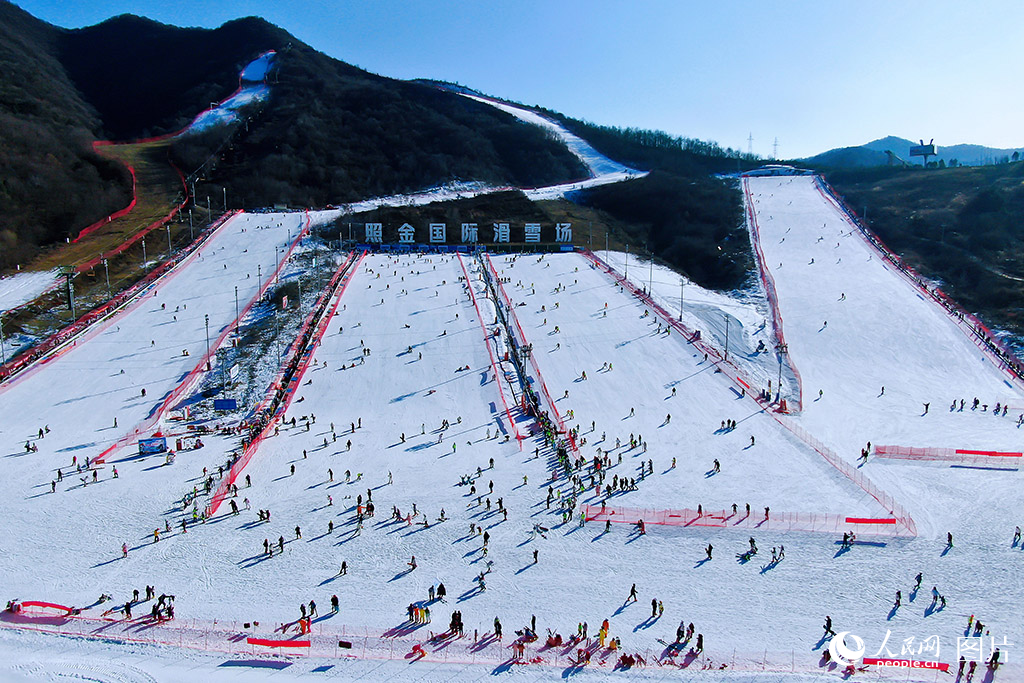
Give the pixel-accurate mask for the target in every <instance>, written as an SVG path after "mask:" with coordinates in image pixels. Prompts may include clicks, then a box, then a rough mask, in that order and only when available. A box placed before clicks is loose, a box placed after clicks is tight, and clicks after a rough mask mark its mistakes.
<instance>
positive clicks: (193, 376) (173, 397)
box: [94, 213, 309, 464]
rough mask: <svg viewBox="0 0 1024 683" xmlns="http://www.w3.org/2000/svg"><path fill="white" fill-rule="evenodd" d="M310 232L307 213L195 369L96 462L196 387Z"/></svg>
mask: <svg viewBox="0 0 1024 683" xmlns="http://www.w3.org/2000/svg"><path fill="white" fill-rule="evenodd" d="M308 232H309V216H308V213H307V217H306V225H305V226H303V227H302V228H301V229H300V230H299V234H298V235H297V236H296V237H295V239H294V240H292V243H291V244H290V245H289V246H288V250H287V251H286V252H285V253H284V255H283V256H282V257H281V260H280V261H279V262H278V265H277V269H276V270H275V271H274V272H273V273H271V274H270V275H269V276H268V277H267V280H266V282H263V283H261V284H260V287H259V289H258V290H257V292H256V294H255V295H254V296H253V297H252V298H251V299H249V301H248V302H247V303H246V304H245V307H244V308H243V309H242V310H241V312H240V313H239V314H238V316H237V317H235V318H234V319H233V320H232V321H231V322H230V323H228V324H227V325H225V326H224V327H223V328H221V331H220V334H218V335H217V338H216V339H215V340H214V341H213V343H212V344H210V347H209V350H208V351H206V352H204V353H203V355H202V356H200V357H199V360H198V361H197V362H196V364H195V367H193V368H192V370H191V371H189V373H188V374H187V375H185V377H184V378H183V379H182V380H181V381H180V382H178V384H177V385H175V387H174V388H173V389H171V391H170V392H169V393H168V394H167V395H166V396H165V397H164V399H163V401H161V402H160V405H159V406H158V407H157V408H155V409H154V410H153V411H152V412H150V414H149V415H147V416H146V419H144V420H143V421H142V422H140V423H139V424H138V425H136V426H135V427H134V428H133V429H132V430H131V431H130V432H128V433H127V434H125V435H124V436H122V437H121V438H120V439H118V440H117V441H116V442H114V444H113V445H111V446H110V447H108V448H107V449H105V450H104V451H103V452H102V453H100V454H99V455H98V456H96V458H95V460H94V462H95V463H97V464H99V463H102V462H105V461H106V459H107V458H108V457H109V456H110V455H111V454H112V453H114V452H115V451H117V450H118V449H120V448H123V447H125V446H128V445H129V444H131V443H133V442H135V441H136V439H138V438H139V435H140V434H142V433H143V432H146V431H148V430H149V429H152V428H153V427H154V426H155V425H157V424H158V423H159V422H160V420H162V419H163V418H164V416H165V415H166V414H167V412H168V411H169V410H170V409H171V407H172V406H173V405H174V404H175V403H177V402H178V401H179V400H181V399H182V397H184V396H185V394H186V393H188V391H190V390H191V389H192V387H193V385H194V384H195V383H196V381H198V380H199V378H200V377H201V376H202V374H203V372H205V371H206V368H207V364H208V363H209V361H210V359H211V358H213V357H214V356H215V355H216V354H217V349H219V348H220V347H221V346H222V345H223V344H224V340H225V339H227V337H228V335H229V334H231V332H232V331H233V330H234V329H236V328H237V327H238V325H239V324H240V323H241V321H242V320H243V319H244V318H245V316H246V315H247V314H248V313H249V311H250V309H252V307H253V306H254V305H255V304H256V302H258V301H259V300H260V299H262V298H263V296H264V295H265V294H266V293H267V290H268V289H270V286H271V285H272V284H273V283H274V280H275V279H277V278H278V276H279V275H280V274H281V271H283V270H284V267H285V266H286V265H287V264H288V259H289V258H291V255H292V252H294V251H295V247H297V246H298V245H299V243H300V242H301V241H302V238H303V237H304V236H305V235H306V234H308Z"/></svg>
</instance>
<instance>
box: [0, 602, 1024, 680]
mask: <svg viewBox="0 0 1024 683" xmlns="http://www.w3.org/2000/svg"><path fill="white" fill-rule="evenodd" d="M97 609H102V607H100V608H97ZM477 626H479V629H477V628H476V627H477ZM565 626H567V627H568V624H566V625H565ZM0 628H6V629H11V630H17V631H21V632H32V633H45V634H49V635H51V636H65V637H69V638H74V639H76V640H78V641H95V642H96V643H102V644H103V647H105V648H110V647H112V646H116V645H118V644H127V645H132V644H136V643H142V644H152V645H158V646H160V647H162V648H168V649H169V648H180V649H181V650H183V651H184V650H191V651H195V652H204V653H215V654H218V655H225V656H226V657H227V658H229V659H228V664H232V663H238V664H241V665H245V666H251V667H260V666H266V667H272V668H280V667H281V666H286V665H287V663H288V661H289V659H288V657H289V656H292V655H295V654H298V653H300V652H301V655H302V656H303V657H312V658H318V659H320V660H321V661H322V662H324V664H325V665H326V666H330V662H336V661H337V660H340V659H359V660H363V661H368V662H382V661H389V660H391V661H398V662H403V663H404V664H405V665H406V667H407V668H408V667H415V666H417V665H418V664H420V665H422V666H426V667H427V670H429V671H434V670H435V669H436V667H437V665H438V664H441V665H445V664H447V665H455V666H458V667H459V668H460V669H461V670H469V669H467V667H471V666H474V665H476V666H479V667H480V668H479V671H480V672H485V671H493V670H495V667H500V668H501V670H512V669H513V668H515V669H526V668H527V667H529V668H531V669H533V670H534V671H533V672H532V673H530V674H526V672H525V671H523V673H524V674H526V675H529V676H532V677H533V678H544V679H547V678H557V677H558V674H559V673H562V674H564V672H565V671H570V672H579V671H582V670H584V669H588V670H592V671H598V672H602V673H604V672H610V671H613V670H624V669H628V668H637V669H639V670H640V672H641V673H640V675H641V676H644V675H645V674H644V673H642V671H643V669H645V668H646V669H648V670H649V672H650V673H651V674H652V675H653V674H654V673H655V672H657V674H658V676H659V677H664V676H665V675H666V674H668V675H669V676H671V675H672V673H673V672H686V671H694V670H704V671H707V670H710V669H716V670H717V669H720V668H727V669H728V670H729V671H743V672H752V673H753V672H758V674H757V675H764V673H765V672H768V673H773V672H774V673H779V674H782V675H785V674H792V673H803V674H820V672H821V663H820V653H817V652H810V651H807V650H799V651H797V650H793V649H790V650H789V651H786V650H785V649H778V650H764V649H758V650H757V651H756V652H753V651H742V650H734V649H732V648H724V647H723V648H716V647H715V645H714V643H710V646H709V647H708V648H707V649H706V650H705V651H704V652H696V651H695V650H694V649H693V648H692V645H693V643H692V642H691V643H690V644H689V646H684V647H678V648H677V647H669V646H666V645H665V644H657V643H655V642H653V638H652V637H650V636H644V635H643V632H640V633H635V632H633V631H632V630H631V629H628V628H624V629H623V630H621V631H616V630H615V629H614V627H613V630H612V633H611V635H612V636H616V635H618V636H620V637H621V640H622V647H621V648H620V649H612V648H611V647H601V646H600V643H599V642H598V639H597V638H596V637H595V636H591V637H590V638H588V639H585V640H577V639H576V638H574V637H573V635H574V634H575V624H573V625H572V628H571V629H569V632H568V633H566V634H564V636H563V638H562V639H561V640H560V641H559V642H558V644H555V643H553V642H548V640H547V638H546V637H541V638H540V639H538V640H536V641H534V642H526V641H523V640H522V639H518V638H515V637H512V638H509V637H508V634H506V638H505V640H504V641H501V640H498V639H497V638H496V637H495V636H494V634H493V632H491V630H490V629H491V625H490V622H489V621H484V620H482V619H481V620H480V621H479V622H478V623H473V621H472V620H470V622H469V623H468V624H467V628H466V633H467V634H469V633H471V632H472V631H477V630H478V631H479V637H478V638H474V637H472V635H463V636H460V635H459V634H458V633H452V632H450V631H444V630H442V629H444V628H445V627H444V626H441V627H440V628H438V629H437V630H431V633H429V634H428V633H427V632H426V631H427V630H428V629H427V628H421V627H420V625H419V624H412V623H406V624H402V625H399V626H396V627H394V628H391V629H388V630H387V631H383V632H382V631H380V630H377V629H366V628H352V627H351V626H348V625H345V624H343V623H338V619H337V618H332V619H323V620H318V621H315V622H314V623H312V624H311V632H310V634H309V635H308V636H305V637H303V638H302V640H298V639H296V640H287V639H285V638H282V637H281V635H282V632H283V631H285V630H286V625H285V624H274V623H272V622H271V623H267V624H263V625H257V624H256V623H255V622H249V623H239V622H230V621H229V622H225V621H223V620H217V621H213V622H211V621H205V620H202V619H193V618H185V617H182V616H180V614H179V615H178V616H176V617H175V618H174V619H163V620H154V619H153V618H152V617H150V616H140V617H136V618H133V619H122V618H117V619H115V618H113V617H112V616H105V617H100V616H85V615H68V616H65V617H62V618H60V619H52V620H44V619H22V618H20V617H19V615H17V614H11V613H10V612H4V613H0ZM293 629H294V626H292V625H288V627H287V630H289V631H290V630H293ZM250 639H252V640H253V641H254V642H250ZM306 642H308V643H309V646H308V647H307V646H306V645H305V643H306ZM277 643H280V646H278V645H277ZM516 645H521V646H522V648H523V649H522V652H521V653H519V654H517V653H516V652H515V650H514V648H515V646H516ZM265 648H272V649H269V650H268V649H265ZM581 653H584V654H585V656H583V657H581ZM623 655H628V657H629V660H628V664H626V663H624V662H623V660H622V657H623ZM256 656H259V657H260V658H259V659H258V660H255V659H250V658H251V657H256ZM231 660H239V661H237V662H232V661H231ZM1003 666H1004V667H1006V668H1007V669H1008V673H1009V675H1010V677H1011V678H1012V677H1013V675H1015V674H1013V671H1016V669H1014V668H1012V667H1013V666H1014V665H1013V664H1006V665H1003ZM408 670H410V671H411V668H409V669H408ZM936 680H937V679H936ZM1008 680H1009V679H1008Z"/></svg>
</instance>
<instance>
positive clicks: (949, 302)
mask: <svg viewBox="0 0 1024 683" xmlns="http://www.w3.org/2000/svg"><path fill="white" fill-rule="evenodd" d="M814 186H815V189H817V190H818V193H819V194H820V195H821V196H822V198H823V199H825V201H826V202H828V203H830V204H832V205H833V206H834V207H835V208H836V210H837V211H838V212H839V214H840V215H841V216H842V217H843V219H844V220H845V221H846V222H847V223H849V224H850V226H851V227H852V228H854V229H855V230H856V232H857V234H859V235H860V236H861V237H862V238H863V239H864V240H865V241H866V242H867V243H868V244H869V245H870V246H871V247H873V248H874V249H875V250H876V251H877V252H878V254H879V255H881V256H882V258H884V259H886V260H887V261H888V262H889V263H891V264H892V265H893V266H894V267H895V268H896V272H897V273H899V274H900V275H902V276H903V278H904V279H905V280H906V281H907V282H908V283H910V284H911V285H912V286H913V287H914V288H915V289H916V290H917V291H918V292H920V293H921V294H923V295H924V296H925V297H926V301H932V302H934V303H936V304H938V305H939V306H941V307H942V309H943V311H945V313H946V314H947V315H948V316H949V319H950V320H952V321H953V323H954V324H956V326H957V327H959V328H960V329H961V330H962V331H963V332H964V333H965V334H966V335H967V336H968V338H969V339H970V340H971V341H972V342H974V344H975V346H977V347H978V348H979V349H981V350H982V351H983V352H984V353H985V355H986V357H987V358H989V359H990V360H991V361H992V362H993V363H995V364H996V367H998V368H1000V369H1001V370H1002V371H1003V372H1005V373H1006V375H1007V376H1008V377H1010V378H1011V379H1013V380H1014V381H1018V382H1019V381H1020V380H1021V379H1024V362H1022V361H1021V359H1020V358H1019V357H1018V356H1017V354H1016V353H1014V352H1013V351H1012V350H1011V349H1010V348H1009V347H1008V346H1006V345H1005V344H1004V343H1003V342H1001V341H1000V340H999V339H998V338H997V337H995V336H993V334H992V331H991V330H990V329H989V328H988V327H986V326H985V324H984V323H982V322H981V320H979V319H978V318H976V317H975V316H973V315H972V314H970V313H968V312H967V311H966V310H964V309H963V308H961V307H960V306H959V304H957V303H956V302H955V301H954V300H953V299H952V298H950V296H949V295H948V294H946V293H945V292H943V291H942V290H941V289H940V288H939V287H938V286H936V285H935V284H934V283H931V282H929V281H927V280H925V278H923V277H922V276H921V275H920V274H919V273H918V272H917V271H916V270H914V269H913V268H911V267H910V266H908V265H907V264H906V263H904V262H903V259H902V258H900V257H899V255H897V254H895V253H894V252H893V251H892V250H891V249H889V247H888V246H886V244H885V243H884V242H882V240H881V239H880V238H879V237H878V235H876V234H875V233H874V232H873V231H872V230H871V229H870V228H869V227H868V226H867V224H866V223H865V222H864V221H863V220H862V219H861V218H860V216H859V215H858V214H857V212H856V211H854V210H853V208H851V207H850V206H849V205H848V204H847V203H846V201H845V200H844V199H843V198H842V196H841V195H840V194H839V193H838V192H836V190H835V188H833V187H832V186H831V185H829V183H828V181H826V180H825V179H824V178H823V177H822V176H820V175H817V176H815V177H814Z"/></svg>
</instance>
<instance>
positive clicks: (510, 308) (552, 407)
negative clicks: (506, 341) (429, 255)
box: [483, 254, 579, 458]
mask: <svg viewBox="0 0 1024 683" xmlns="http://www.w3.org/2000/svg"><path fill="white" fill-rule="evenodd" d="M483 258H484V262H485V263H486V265H487V267H489V268H490V270H491V275H492V276H493V277H494V287H495V289H496V290H497V292H498V293H499V295H500V296H501V297H502V298H503V299H504V300H505V305H506V307H507V308H506V313H507V316H508V319H509V320H510V321H511V322H512V324H513V326H514V329H513V330H511V331H512V332H513V333H515V332H518V333H519V343H520V345H521V347H522V348H526V347H528V346H530V342H529V340H528V339H527V338H526V333H525V332H523V327H522V325H520V324H519V318H518V317H517V316H516V307H515V306H514V305H513V304H512V300H511V299H510V298H509V297H508V294H507V293H506V292H505V287H504V285H503V284H502V281H501V276H500V275H498V271H497V269H495V267H494V263H492V262H491V257H490V255H489V254H484V255H483ZM495 303H497V302H495ZM510 327H511V326H510ZM527 356H528V357H529V359H530V366H531V367H532V368H533V373H534V375H535V384H536V385H538V386H539V387H540V392H539V393H540V394H541V395H542V396H543V397H544V400H545V401H546V402H547V404H548V414H549V416H550V417H551V419H552V420H553V421H554V423H555V425H556V426H557V429H558V433H559V434H565V436H566V438H567V439H568V441H569V448H570V450H571V451H572V452H573V454H574V455H575V457H576V458H579V447H578V446H577V444H576V439H575V438H574V437H573V435H572V432H571V431H570V430H569V429H568V428H567V427H566V426H565V422H564V421H563V420H562V416H561V414H559V412H558V406H557V405H556V404H555V401H554V399H553V398H551V394H550V393H549V392H548V387H547V384H545V383H544V376H543V375H542V374H541V372H540V366H539V365H537V359H536V358H535V357H534V354H533V353H529V354H527Z"/></svg>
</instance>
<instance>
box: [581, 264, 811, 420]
mask: <svg viewBox="0 0 1024 683" xmlns="http://www.w3.org/2000/svg"><path fill="white" fill-rule="evenodd" d="M580 253H581V254H583V256H584V257H586V258H587V259H589V260H590V262H591V263H592V264H593V265H594V266H595V267H597V269H598V270H601V271H603V272H605V273H606V274H608V275H609V276H610V277H611V278H612V279H613V280H615V284H616V285H617V286H619V287H622V288H623V289H625V290H626V291H627V292H629V293H630V294H632V295H633V296H634V297H636V298H637V299H638V300H639V301H640V302H641V303H643V304H644V305H645V306H647V307H649V308H650V309H651V310H652V311H653V312H654V313H655V314H656V315H658V316H659V317H660V318H661V319H662V320H663V321H664V322H665V324H666V325H669V326H671V327H672V328H674V329H675V330H676V332H678V333H679V334H681V335H682V336H683V338H684V339H686V340H687V342H689V343H690V344H693V346H694V347H695V348H697V349H700V350H701V351H702V352H704V353H707V354H708V358H709V359H710V360H711V362H713V363H714V364H715V366H716V368H717V372H720V373H721V374H723V375H725V376H726V377H728V378H729V379H730V380H731V381H732V382H733V383H735V384H736V386H737V388H738V389H740V393H741V394H743V395H749V396H750V398H752V399H753V400H754V401H756V402H757V403H758V404H759V405H761V406H762V407H763V408H766V409H767V408H768V407H770V406H772V404H773V402H772V401H771V400H770V399H769V400H765V399H764V398H762V397H761V395H760V392H758V391H753V390H751V387H753V386H754V385H755V382H754V381H753V380H751V379H750V378H749V377H748V376H747V374H746V373H744V372H743V371H742V370H740V369H739V367H737V366H736V365H735V364H734V363H733V362H732V361H730V360H727V359H726V358H725V356H724V355H723V354H722V352H721V351H719V350H718V348H716V347H715V346H713V345H712V344H711V343H710V342H709V341H708V340H706V339H704V338H703V337H700V338H698V336H697V334H696V333H695V331H694V330H691V329H690V328H689V327H687V326H686V325H684V324H683V323H682V322H681V321H679V320H677V319H676V318H675V317H674V316H673V315H672V314H671V313H669V312H668V311H666V310H665V309H664V307H662V306H661V304H659V303H658V302H657V301H655V300H654V299H653V298H652V297H651V296H649V295H648V293H647V292H645V291H643V290H642V289H640V288H638V287H637V286H636V285H634V284H633V283H632V282H631V281H630V280H627V279H626V278H625V277H624V276H622V275H620V274H619V273H618V272H617V271H616V270H615V269H614V268H612V267H611V266H610V265H608V264H607V263H605V262H604V260H603V259H601V257H599V256H598V255H597V254H595V253H593V252H592V251H589V250H586V249H584V250H583V251H581V252H580ZM748 390H750V393H749V394H747V391H748ZM766 391H767V390H766ZM797 402H798V403H799V398H797Z"/></svg>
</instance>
